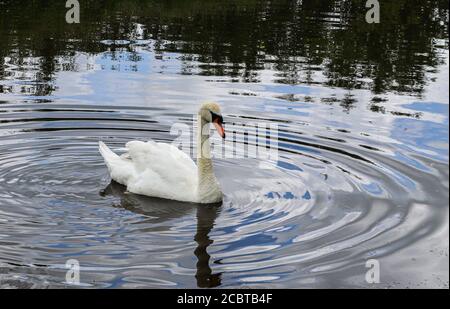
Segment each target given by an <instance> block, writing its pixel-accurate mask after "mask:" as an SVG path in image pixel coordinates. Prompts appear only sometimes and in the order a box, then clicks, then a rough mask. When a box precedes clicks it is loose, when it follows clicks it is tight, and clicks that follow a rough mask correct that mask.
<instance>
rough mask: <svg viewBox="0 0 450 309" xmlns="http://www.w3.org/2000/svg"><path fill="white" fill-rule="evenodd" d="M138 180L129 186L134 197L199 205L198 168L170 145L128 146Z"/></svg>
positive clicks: (154, 143)
mask: <svg viewBox="0 0 450 309" xmlns="http://www.w3.org/2000/svg"><path fill="white" fill-rule="evenodd" d="M126 147H127V149H128V155H129V157H130V158H131V160H132V162H133V167H134V169H135V173H138V177H136V178H135V179H134V181H132V183H130V184H129V186H128V189H129V190H130V191H131V192H134V193H140V194H146V195H152V196H158V197H163V198H168V199H175V200H184V201H195V199H196V191H197V190H196V188H197V166H196V165H195V163H194V161H192V159H191V158H190V157H189V156H188V155H187V154H185V153H184V152H182V151H181V150H179V149H178V148H177V147H175V146H173V145H170V144H163V143H156V142H153V141H150V142H146V143H144V142H139V141H133V142H129V143H128V144H127V145H126Z"/></svg>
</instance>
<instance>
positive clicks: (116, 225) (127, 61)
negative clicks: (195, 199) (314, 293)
mask: <svg viewBox="0 0 450 309" xmlns="http://www.w3.org/2000/svg"><path fill="white" fill-rule="evenodd" d="M80 2H81V23H80V24H79V25H69V24H66V23H65V13H66V9H65V7H64V1H60V2H56V1H55V2H53V1H51V2H50V1H20V2H19V1H8V0H7V1H5V0H4V1H2V2H0V284H1V286H3V287H64V286H67V285H66V284H65V276H66V271H67V269H66V268H65V263H66V261H67V260H69V259H77V260H78V261H79V262H80V264H81V283H82V286H86V287H108V288H119V287H268V288H281V287H289V288H294V287H375V288H377V287H412V288H416V287H440V288H442V287H445V288H448V265H449V264H448V263H449V258H448V247H449V242H448V205H447V202H448V186H449V181H448V180H449V176H448V148H449V145H448V124H449V122H448V118H449V117H448V115H449V114H448V102H449V91H448V83H449V81H448V63H449V62H448V55H449V54H448V2H447V1H427V2H424V1H410V0H408V1H406V0H397V1H382V5H381V23H380V24H367V23H366V22H365V12H366V9H365V7H364V1H303V2H302V1H252V0H248V1H243V0H242V1H226V2H225V1H208V2H204V1H137V0H135V1H133V0H130V1H107V2H106V1H105V2H103V1H80ZM205 100H214V101H217V102H219V103H220V104H221V105H222V108H223V111H224V114H225V118H226V119H225V120H226V121H227V123H233V124H235V125H236V130H235V131H236V132H235V134H234V136H235V139H236V147H237V148H238V150H242V149H245V147H246V146H247V145H246V144H248V135H247V134H246V133H245V132H244V129H239V128H244V127H245V125H253V124H254V123H256V122H263V123H266V124H267V123H269V124H274V125H276V126H277V127H278V131H277V132H278V154H279V157H278V160H276V161H270V160H264V159H261V158H240V159H236V158H235V159H233V158H231V159H226V158H217V159H215V167H216V174H217V177H218V179H219V181H220V183H221V184H222V187H223V190H224V192H225V194H226V199H225V201H224V203H223V205H221V206H217V205H216V206H207V207H206V206H196V205H190V204H183V203H177V202H170V201H163V200H158V199H152V198H147V197H142V196H137V195H133V194H128V193H125V190H124V188H123V187H121V186H120V185H117V184H114V183H110V179H109V176H108V173H107V170H106V168H105V166H104V163H103V160H102V158H101V156H100V155H99V153H98V151H97V143H98V141H99V140H104V141H105V142H107V143H108V145H110V146H111V147H112V148H120V147H123V145H124V143H126V142H127V141H130V140H135V139H137V140H149V139H153V140H157V141H164V142H170V141H172V140H173V139H174V138H176V136H173V135H171V134H170V128H171V126H172V125H173V124H174V123H180V122H181V123H186V124H189V125H191V124H192V115H193V114H194V113H195V112H196V110H197V108H198V105H199V104H200V103H201V102H202V101H205ZM268 167H271V168H268ZM369 259H377V260H378V261H379V262H380V266H381V283H380V284H378V285H369V284H368V283H367V282H366V281H365V274H366V271H367V268H366V267H365V263H366V261H367V260H369Z"/></svg>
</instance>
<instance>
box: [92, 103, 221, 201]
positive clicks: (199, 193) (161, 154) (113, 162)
mask: <svg viewBox="0 0 450 309" xmlns="http://www.w3.org/2000/svg"><path fill="white" fill-rule="evenodd" d="M210 123H213V124H214V126H215V127H216V129H217V131H218V133H219V135H220V136H221V137H222V138H225V130H224V127H223V118H222V114H221V111H220V106H219V105H218V104H217V103H205V104H203V105H202V106H201V108H200V110H199V111H198V118H197V124H198V126H197V128H198V132H197V165H195V163H194V161H192V159H191V158H190V157H189V156H188V155H187V154H185V153H184V152H182V151H181V150H179V149H178V148H177V147H175V146H173V145H169V144H163V143H156V142H154V141H149V142H140V141H132V142H129V143H127V144H126V148H127V150H128V152H127V153H126V154H124V155H122V156H118V155H117V154H115V153H114V152H112V151H111V149H109V148H108V147H107V146H106V145H105V144H104V143H103V142H100V143H99V150H100V153H101V154H102V156H103V158H104V159H105V163H106V165H107V167H108V170H109V173H110V175H111V178H112V179H113V180H115V181H116V182H118V183H120V184H122V185H125V186H126V187H127V190H128V191H129V192H132V193H136V194H141V195H147V196H153V197H160V198H165V199H170V200H177V201H183V202H191V203H202V204H209V203H218V202H221V201H222V196H223V194H222V191H221V190H220V186H219V184H218V182H217V179H216V177H215V176H214V171H213V164H212V160H211V148H210V143H209V132H210V127H209V124H210ZM201 128H203V129H201Z"/></svg>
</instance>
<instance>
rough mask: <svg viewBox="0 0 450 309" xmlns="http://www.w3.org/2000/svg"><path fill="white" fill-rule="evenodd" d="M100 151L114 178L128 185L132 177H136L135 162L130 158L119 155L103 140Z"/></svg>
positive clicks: (100, 143)
mask: <svg viewBox="0 0 450 309" xmlns="http://www.w3.org/2000/svg"><path fill="white" fill-rule="evenodd" d="M99 151H100V153H101V155H102V156H103V159H104V160H105V163H106V166H107V167H108V170H109V174H110V175H111V178H112V179H114V180H115V181H117V182H118V183H121V184H123V185H125V186H126V185H127V184H128V182H129V181H130V179H132V178H133V177H135V173H134V169H133V163H132V161H131V160H130V159H129V158H126V157H119V156H118V155H117V154H115V153H114V152H113V151H112V150H111V149H109V148H108V146H106V145H105V143H103V142H99Z"/></svg>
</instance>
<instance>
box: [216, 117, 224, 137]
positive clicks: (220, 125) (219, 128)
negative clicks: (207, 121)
mask: <svg viewBox="0 0 450 309" xmlns="http://www.w3.org/2000/svg"><path fill="white" fill-rule="evenodd" d="M213 124H214V126H215V127H216V130H217V133H219V135H220V137H221V138H223V139H225V129H224V127H223V123H222V122H221V121H220V119H215V120H214V121H213Z"/></svg>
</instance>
